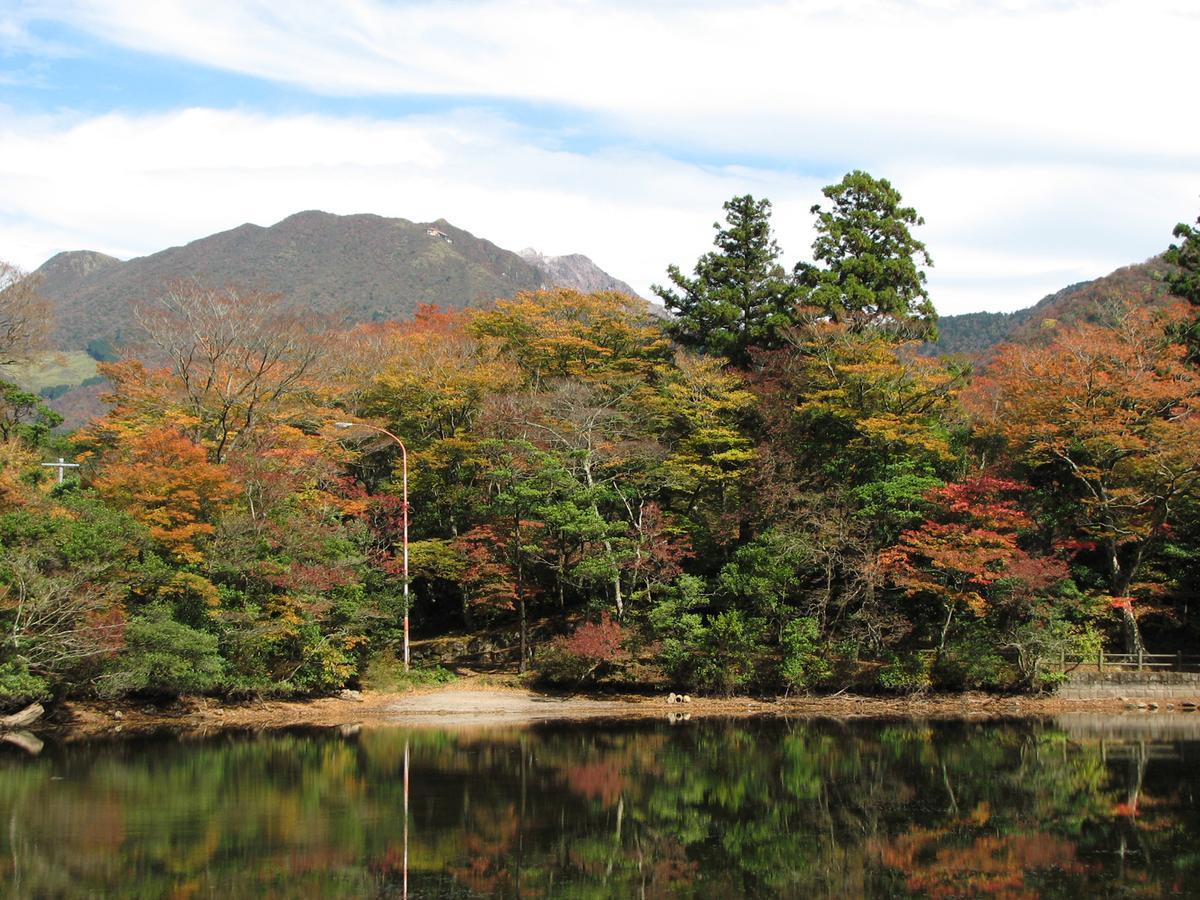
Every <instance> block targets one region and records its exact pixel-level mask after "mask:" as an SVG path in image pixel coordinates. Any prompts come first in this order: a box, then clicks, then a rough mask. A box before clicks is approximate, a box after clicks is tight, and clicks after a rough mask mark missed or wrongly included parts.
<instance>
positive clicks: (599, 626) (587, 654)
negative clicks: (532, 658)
mask: <svg viewBox="0 0 1200 900" xmlns="http://www.w3.org/2000/svg"><path fill="white" fill-rule="evenodd" d="M627 638H628V635H627V634H626V632H625V629H623V628H622V627H621V626H620V624H618V623H617V622H614V621H613V620H612V618H611V617H610V616H609V614H608V613H607V612H605V613H601V615H600V621H599V622H585V623H584V624H582V625H580V626H579V627H578V628H576V629H575V631H574V632H573V633H572V634H570V635H568V636H567V637H560V638H556V639H555V640H554V641H551V643H550V645H549V646H547V647H546V648H544V649H543V650H542V652H541V653H539V654H538V658H537V668H536V670H535V678H536V679H537V680H538V681H541V682H545V683H547V684H560V685H578V684H580V683H582V682H584V681H586V680H588V679H589V678H592V677H594V676H595V675H596V674H597V673H601V672H603V671H604V670H605V669H608V668H612V667H613V666H615V665H617V664H618V663H620V662H621V661H622V660H624V659H626V658H627V656H628V654H626V652H625V649H624V644H625V641H626V639H627Z"/></svg>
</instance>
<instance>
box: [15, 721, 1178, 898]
mask: <svg viewBox="0 0 1200 900" xmlns="http://www.w3.org/2000/svg"><path fill="white" fill-rule="evenodd" d="M1196 726H1197V727H1196V728H1194V729H1190V730H1189V729H1188V727H1187V723H1186V722H1185V723H1184V724H1183V725H1181V726H1179V728H1176V729H1174V730H1172V729H1170V728H1168V729H1165V730H1159V731H1157V732H1155V733H1154V734H1152V735H1151V734H1147V733H1145V732H1139V731H1137V730H1136V729H1134V730H1130V729H1129V728H1125V727H1124V726H1121V725H1119V724H1118V730H1113V729H1112V728H1108V727H1104V728H1096V727H1093V725H1092V724H1087V723H1085V724H1080V723H1079V722H1073V723H1070V722H1067V723H1064V722H1059V723H1051V722H1034V721H1030V722H1023V723H1018V724H1005V725H982V724H968V723H928V722H917V721H897V722H855V723H852V724H845V723H833V722H811V721H809V722H796V721H791V722H788V721H779V720H770V721H767V720H764V721H750V722H746V721H742V722H723V721H690V722H683V723H679V724H675V725H671V724H668V723H667V722H646V723H636V724H629V723H617V724H614V723H606V724H597V723H590V724H582V725H581V724H572V725H543V726H537V727H533V728H500V729H491V730H484V731H479V730H475V731H456V730H445V731H437V730H428V729H422V730H406V729H385V730H364V731H362V732H360V733H358V734H341V733H339V732H338V731H336V730H333V731H321V732H313V731H307V732H303V733H298V732H288V733H283V734H280V733H275V734H271V735H267V736H251V735H224V736H222V737H219V738H214V739H206V740H194V739H192V740H176V739H172V738H162V739H155V740H138V741H121V742H103V743H92V744H84V745H76V746H71V747H61V746H54V745H50V746H48V747H47V749H46V751H45V752H44V753H43V755H42V756H41V757H40V758H37V759H25V758H23V757H22V756H20V755H19V754H18V753H17V752H15V751H14V752H11V753H10V752H5V753H3V754H0V893H4V894H6V895H12V896H29V897H57V896H64V897H73V896H129V897H180V898H184V897H222V898H225V897H241V896H278V897H358V896H367V897H371V896H385V897H399V896H402V895H403V892H404V890H405V868H406V866H405V863H406V851H405V841H406V837H407V891H408V896H410V897H474V896H494V895H495V896H508V897H643V896H644V897H661V896H697V897H740V896H768V897H769V896H787V897H814V896H816V897H820V896H836V897H846V896H851V897H852V896H864V895H865V896H899V897H904V896H941V897H957V896H975V895H990V896H996V897H1014V898H1015V897H1039V896H1045V897H1071V898H1075V900H1078V898H1088V897H1101V896H1114V897H1125V896H1129V897H1152V896H1160V895H1172V894H1176V895H1183V896H1200V814H1198V812H1200V810H1198V804H1197V797H1196V794H1195V793H1194V791H1193V782H1194V780H1195V774H1196V771H1197V768H1196V767H1197V761H1198V760H1200V722H1197V723H1196ZM1122 728H1123V729H1124V730H1120V729H1122ZM1101 735H1103V736H1104V737H1103V739H1101ZM1150 738H1152V739H1150ZM406 754H407V758H408V770H409V785H410V787H409V797H408V816H407V829H406V827H405V822H406V819H405V792H404V785H405V778H404V772H405V758H406ZM406 832H407V834H406Z"/></svg>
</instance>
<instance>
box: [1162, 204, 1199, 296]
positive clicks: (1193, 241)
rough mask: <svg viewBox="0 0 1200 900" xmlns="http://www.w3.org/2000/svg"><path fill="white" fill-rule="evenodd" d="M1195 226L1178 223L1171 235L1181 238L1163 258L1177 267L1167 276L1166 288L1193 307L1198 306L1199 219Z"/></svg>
mask: <svg viewBox="0 0 1200 900" xmlns="http://www.w3.org/2000/svg"><path fill="white" fill-rule="evenodd" d="M1196 226H1197V227H1195V228H1193V227H1192V226H1191V225H1187V224H1184V223H1183V222H1180V223H1179V224H1178V225H1176V226H1175V230H1174V231H1173V232H1172V235H1173V236H1174V237H1177V238H1182V240H1180V242H1179V243H1178V244H1172V245H1171V246H1170V248H1169V249H1168V250H1167V252H1166V253H1164V254H1163V258H1164V259H1165V260H1166V261H1167V262H1169V263H1171V264H1173V265H1175V266H1178V267H1179V268H1178V271H1176V272H1173V273H1172V274H1171V275H1168V276H1167V286H1168V287H1169V288H1170V290H1171V293H1172V294H1174V295H1175V296H1176V297H1182V298H1183V299H1184V300H1187V301H1188V302H1189V303H1191V304H1192V305H1193V306H1200V217H1197V219H1196Z"/></svg>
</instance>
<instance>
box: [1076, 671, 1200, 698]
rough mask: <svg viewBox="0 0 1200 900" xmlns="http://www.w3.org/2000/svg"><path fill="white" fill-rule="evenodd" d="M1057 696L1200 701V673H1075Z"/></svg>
mask: <svg viewBox="0 0 1200 900" xmlns="http://www.w3.org/2000/svg"><path fill="white" fill-rule="evenodd" d="M1055 695H1056V696H1058V697H1062V698H1063V699H1064V700H1113V699H1117V698H1119V697H1124V698H1125V699H1127V700H1159V701H1161V700H1200V672H1129V671H1119V672H1095V671H1092V672H1074V673H1072V674H1071V675H1069V676H1068V679H1067V681H1066V682H1065V683H1064V684H1062V685H1061V686H1060V687H1059V688H1058V690H1057V691H1056V692H1055Z"/></svg>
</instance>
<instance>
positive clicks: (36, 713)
mask: <svg viewBox="0 0 1200 900" xmlns="http://www.w3.org/2000/svg"><path fill="white" fill-rule="evenodd" d="M45 714H46V710H45V709H44V708H43V707H42V704H40V703H30V704H29V705H28V706H27V707H25V708H24V709H23V710H21V711H20V712H18V713H13V714H12V715H11V716H5V717H4V718H2V719H0V731H7V730H9V729H15V728H25V727H26V726H27V725H32V724H33V723H34V722H36V721H37V720H38V719H40V718H41V717H42V716H43V715H45Z"/></svg>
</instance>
